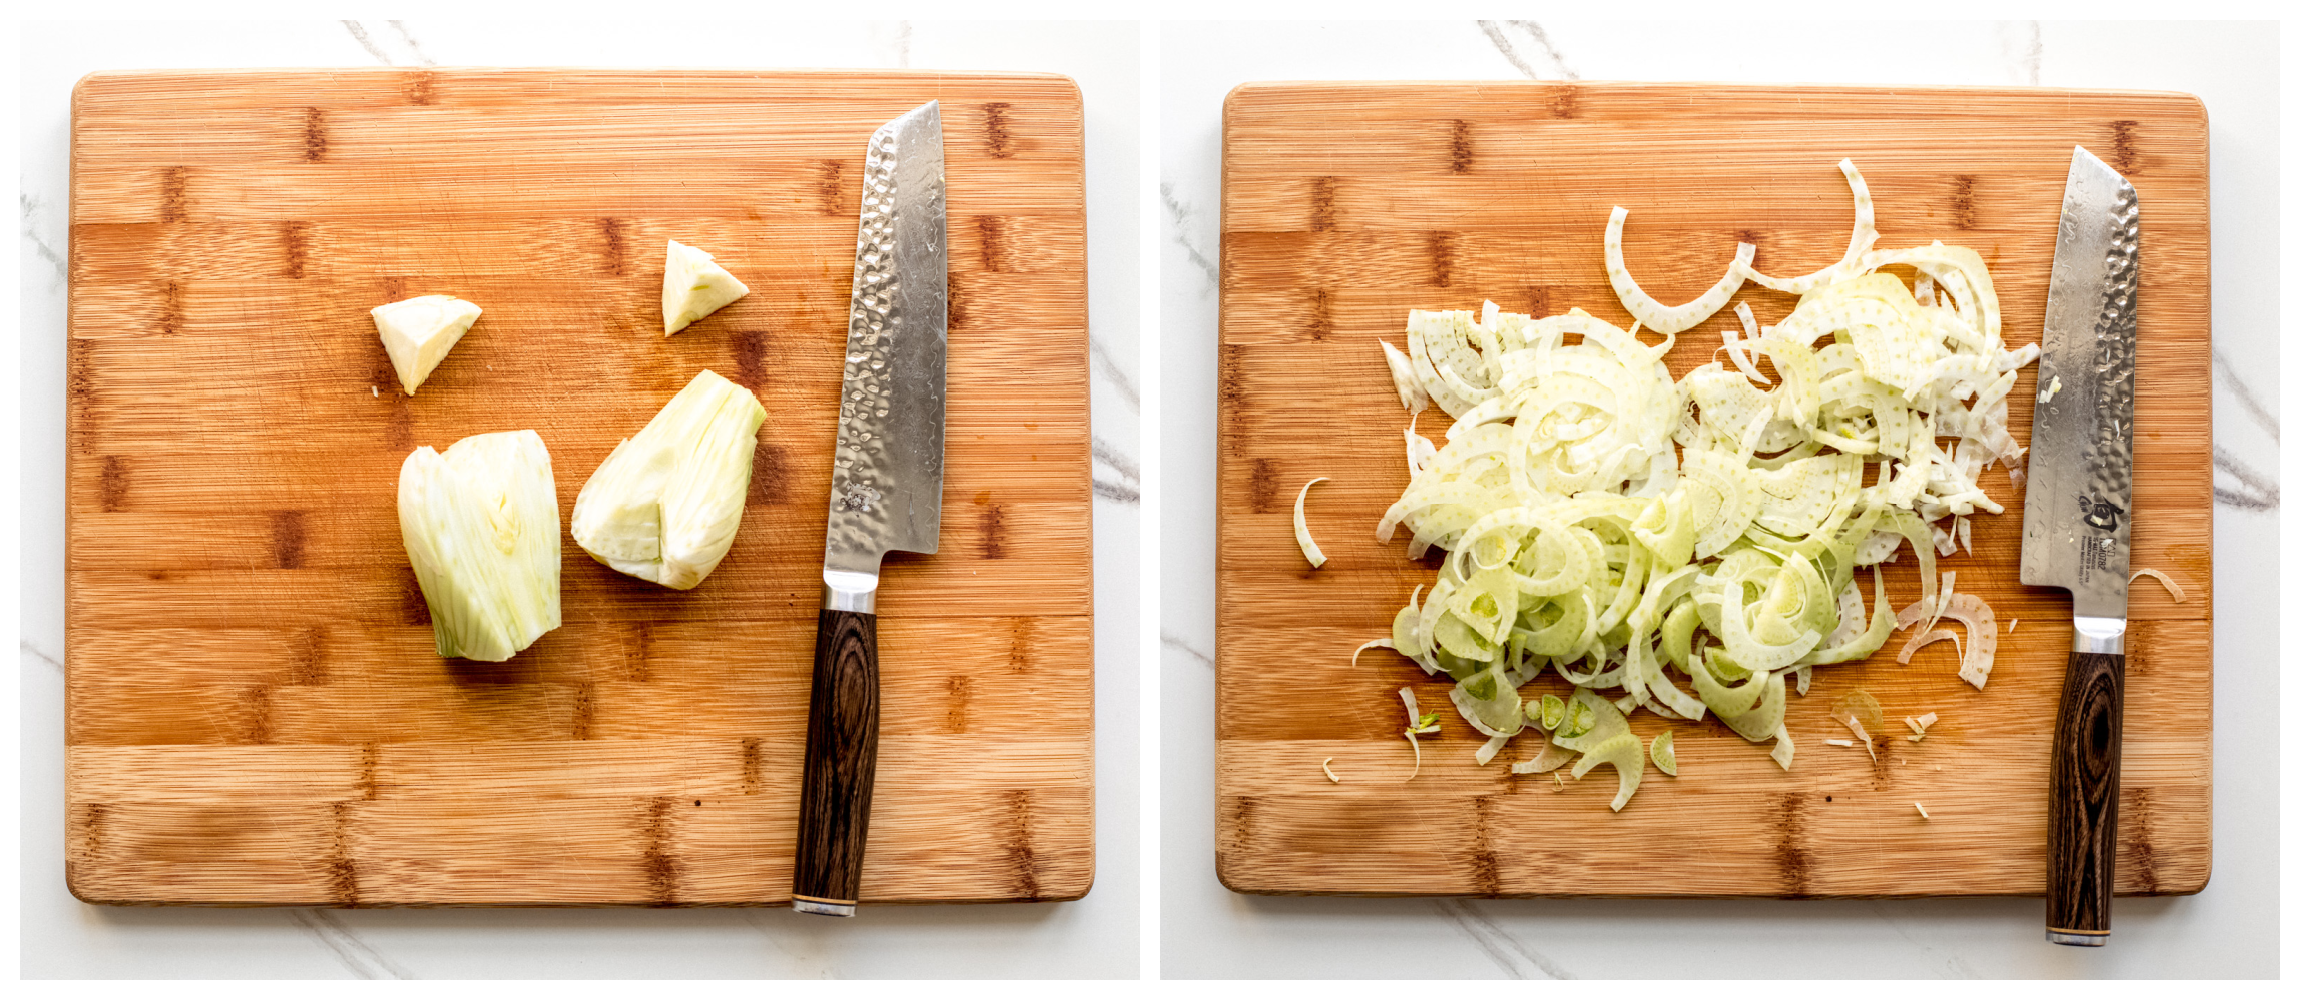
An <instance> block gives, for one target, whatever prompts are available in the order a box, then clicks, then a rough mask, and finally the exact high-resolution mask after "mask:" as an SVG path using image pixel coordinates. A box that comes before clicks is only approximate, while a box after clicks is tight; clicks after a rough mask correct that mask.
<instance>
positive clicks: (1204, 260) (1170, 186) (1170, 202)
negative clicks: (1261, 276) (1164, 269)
mask: <svg viewBox="0 0 2300 1000" xmlns="http://www.w3.org/2000/svg"><path fill="white" fill-rule="evenodd" d="M1158 198H1159V200H1160V201H1163V202H1165V203H1166V215H1167V217H1168V218H1170V219H1172V220H1174V244H1175V245H1176V246H1179V247H1181V248H1182V252H1183V253H1185V254H1188V255H1189V256H1190V263H1191V264H1193V265H1196V266H1197V268H1198V270H1199V271H1201V272H1203V273H1204V274H1205V275H1206V284H1207V285H1209V286H1220V285H1221V283H1222V269H1221V268H1220V267H1218V266H1216V265H1215V264H1214V260H1213V258H1211V257H1208V256H1206V254H1205V253H1204V252H1203V251H1201V250H1199V249H1198V248H1197V247H1195V246H1192V245H1191V243H1190V205H1189V203H1187V202H1184V201H1183V200H1182V199H1180V198H1176V197H1174V183H1173V182H1172V181H1160V182H1158Z"/></svg>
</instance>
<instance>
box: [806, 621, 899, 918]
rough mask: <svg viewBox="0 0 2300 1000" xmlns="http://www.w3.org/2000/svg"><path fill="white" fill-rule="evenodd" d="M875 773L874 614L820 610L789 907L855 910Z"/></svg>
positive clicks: (831, 912)
mask: <svg viewBox="0 0 2300 1000" xmlns="http://www.w3.org/2000/svg"><path fill="white" fill-rule="evenodd" d="M877 770H878V615H876V614H873V613H871V612H868V611H849V610H840V609H833V608H828V607H826V608H824V609H822V613H821V615H820V616H819V617H817V618H816V619H815V680H814V693H813V694H812V695H810V696H809V698H808V702H807V762H806V772H805V778H804V783H803V784H802V785H801V787H800V791H799V841H798V858H797V864H796V866H795V867H794V869H793V872H792V879H791V905H792V907H793V908H795V909H797V910H798V911H799V912H801V913H819V914H823V915H826V916H834V917H851V916H854V915H855V902H856V901H857V900H858V899H860V898H861V897H862V892H861V888H862V864H863V846H864V844H865V842H866V840H867V839H868V834H869V832H870V793H871V781H872V779H873V777H874V776H875V775H876V773H877Z"/></svg>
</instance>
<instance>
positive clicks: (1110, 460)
mask: <svg viewBox="0 0 2300 1000" xmlns="http://www.w3.org/2000/svg"><path fill="white" fill-rule="evenodd" d="M1093 448H1094V457H1095V458H1097V459H1100V460H1101V461H1102V463H1103V464H1104V465H1107V466H1109V467H1110V468H1111V470H1112V471H1115V472H1117V473H1118V474H1119V475H1121V476H1124V477H1126V478H1127V480H1128V481H1130V482H1135V483H1139V482H1141V481H1142V471H1141V470H1140V469H1139V468H1137V467H1136V466H1135V465H1134V460H1133V459H1131V458H1128V457H1127V456H1126V455H1125V453H1123V452H1121V451H1119V450H1118V448H1117V447H1116V446H1114V445H1112V444H1111V443H1110V442H1108V441H1104V440H1102V436H1101V435H1099V434H1098V435H1095V437H1094V444H1093Z"/></svg>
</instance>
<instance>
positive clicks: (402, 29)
mask: <svg viewBox="0 0 2300 1000" xmlns="http://www.w3.org/2000/svg"><path fill="white" fill-rule="evenodd" d="M383 23H385V24H388V25H391V30H393V31H396V32H399V37H400V38H402V39H404V40H405V41H406V42H407V49H408V51H410V52H413V53H415V61H417V62H420V63H422V64H424V65H426V66H437V65H439V64H438V63H436V62H433V61H432V59H431V56H430V55H429V54H428V53H426V52H424V51H423V46H422V45H420V44H417V42H416V40H415V36H414V35H411V34H408V32H407V22H405V21H385V22H383Z"/></svg>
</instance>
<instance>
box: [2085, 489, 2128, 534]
mask: <svg viewBox="0 0 2300 1000" xmlns="http://www.w3.org/2000/svg"><path fill="white" fill-rule="evenodd" d="M2076 509H2078V510H2080V511H2083V512H2084V523H2086V524H2089V525H2092V526H2093V527H2095V528H2099V529H2100V530H2102V531H2115V530H2116V525H2117V519H2118V518H2120V517H2123V516H2124V508H2122V507H2119V506H2117V505H2115V504H2113V503H2110V502H2109V501H2108V498H2107V497H2102V498H2100V499H2098V500H2094V499H2092V498H2091V497H2088V496H2085V495H2083V494H2081V493H2080V494H2078V495H2077V498H2076Z"/></svg>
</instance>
